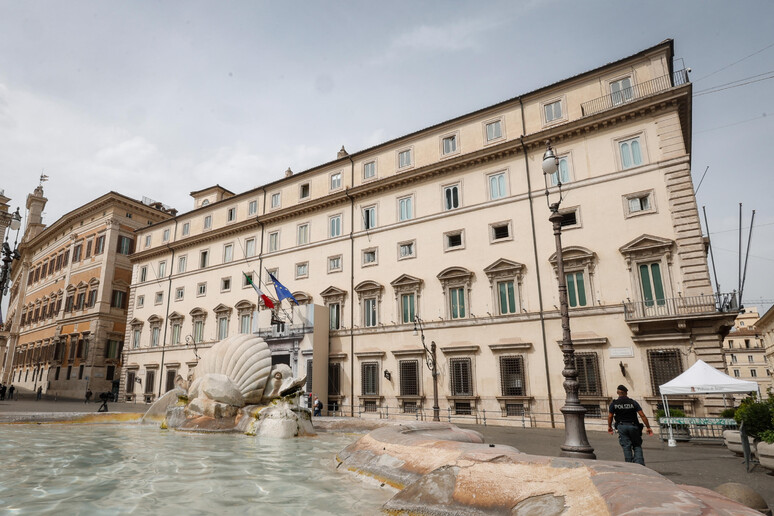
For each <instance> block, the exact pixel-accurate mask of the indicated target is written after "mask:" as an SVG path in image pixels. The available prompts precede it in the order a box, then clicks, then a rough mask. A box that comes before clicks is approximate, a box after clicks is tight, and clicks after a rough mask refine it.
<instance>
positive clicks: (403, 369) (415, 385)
mask: <svg viewBox="0 0 774 516" xmlns="http://www.w3.org/2000/svg"><path fill="white" fill-rule="evenodd" d="M398 371H399V373H400V395H401V396H419V361H418V360H400V361H399V362H398Z"/></svg>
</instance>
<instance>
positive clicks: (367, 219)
mask: <svg viewBox="0 0 774 516" xmlns="http://www.w3.org/2000/svg"><path fill="white" fill-rule="evenodd" d="M375 227H376V206H369V207H368V208H363V229H365V230H368V229H371V228H375Z"/></svg>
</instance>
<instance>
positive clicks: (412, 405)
mask: <svg viewBox="0 0 774 516" xmlns="http://www.w3.org/2000/svg"><path fill="white" fill-rule="evenodd" d="M403 412H404V413H406V414H416V412H417V402H416V401H404V402H403Z"/></svg>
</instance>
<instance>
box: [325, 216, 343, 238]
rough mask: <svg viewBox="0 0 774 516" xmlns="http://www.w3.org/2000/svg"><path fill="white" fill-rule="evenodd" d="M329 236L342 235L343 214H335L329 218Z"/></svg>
mask: <svg viewBox="0 0 774 516" xmlns="http://www.w3.org/2000/svg"><path fill="white" fill-rule="evenodd" d="M328 236H329V237H330V238H334V237H337V236H341V215H334V216H333V217H331V218H329V219H328Z"/></svg>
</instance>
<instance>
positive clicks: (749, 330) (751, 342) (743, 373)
mask: <svg viewBox="0 0 774 516" xmlns="http://www.w3.org/2000/svg"><path fill="white" fill-rule="evenodd" d="M759 317H760V316H759V314H758V309H757V308H755V307H747V308H745V311H744V312H740V313H739V315H738V316H737V318H736V321H735V323H734V328H733V329H732V330H731V332H730V333H729V334H728V335H727V336H726V338H725V340H724V341H723V351H724V353H725V355H726V365H727V367H728V374H729V375H730V376H733V377H734V378H741V379H742V380H750V381H754V382H758V384H759V385H760V386H761V392H766V388H767V387H769V386H770V385H771V367H770V366H769V363H768V362H767V360H766V353H765V348H764V345H763V335H762V334H761V332H760V331H759V329H758V327H757V326H756V323H757V322H758V319H759ZM743 397H744V396H737V398H740V399H741V398H743Z"/></svg>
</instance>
